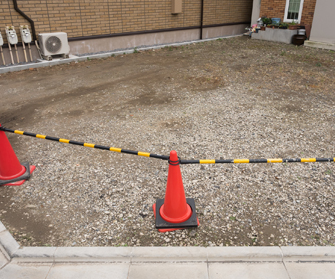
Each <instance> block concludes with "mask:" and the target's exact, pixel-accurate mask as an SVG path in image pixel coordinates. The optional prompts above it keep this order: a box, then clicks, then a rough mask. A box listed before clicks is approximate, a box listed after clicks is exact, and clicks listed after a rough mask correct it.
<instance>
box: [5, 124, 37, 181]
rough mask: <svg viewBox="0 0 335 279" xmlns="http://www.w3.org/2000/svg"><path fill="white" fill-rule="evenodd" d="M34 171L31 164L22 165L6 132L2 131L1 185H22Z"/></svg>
mask: <svg viewBox="0 0 335 279" xmlns="http://www.w3.org/2000/svg"><path fill="white" fill-rule="evenodd" d="M0 126H1V125H0ZM34 170H35V166H29V163H22V165H21V164H20V162H19V160H18V159H17V157H16V155H15V153H14V150H13V148H12V146H11V145H10V143H9V141H8V139H7V136H6V134H5V132H3V131H0V185H8V186H18V185H22V184H23V183H24V181H25V180H26V179H28V178H29V177H30V174H31V173H32V172H33V171H34Z"/></svg>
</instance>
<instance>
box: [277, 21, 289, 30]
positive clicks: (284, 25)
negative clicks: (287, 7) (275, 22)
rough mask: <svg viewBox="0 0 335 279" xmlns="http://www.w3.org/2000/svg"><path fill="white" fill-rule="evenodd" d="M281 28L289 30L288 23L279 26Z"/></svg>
mask: <svg viewBox="0 0 335 279" xmlns="http://www.w3.org/2000/svg"><path fill="white" fill-rule="evenodd" d="M279 28H282V29H287V28H288V23H285V22H282V23H281V24H279Z"/></svg>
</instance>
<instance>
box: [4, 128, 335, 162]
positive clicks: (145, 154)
mask: <svg viewBox="0 0 335 279" xmlns="http://www.w3.org/2000/svg"><path fill="white" fill-rule="evenodd" d="M0 131H4V132H9V133H14V134H18V135H24V136H29V137H35V138H39V139H46V140H52V141H58V142H62V143H68V144H74V145H80V146H85V147H91V148H97V149H102V150H109V151H114V152H119V153H126V154H132V155H138V156H144V157H151V158H156V159H162V160H169V156H166V155H158V154H153V153H148V152H141V151H133V150H128V149H121V148H116V147H108V146H103V145H97V144H93V143H85V142H78V141H73V140H68V139H63V138H56V137H50V136H45V135H41V134H34V133H29V132H24V131H19V130H11V129H7V128H5V127H2V126H0ZM315 162H318V163H323V162H335V157H333V158H295V159H280V158H279V159H225V160H221V159H220V160H217V159H210V160H208V159H204V160H180V159H179V163H180V164H181V165H187V164H259V163H315Z"/></svg>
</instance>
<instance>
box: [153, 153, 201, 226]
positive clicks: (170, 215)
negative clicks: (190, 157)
mask: <svg viewBox="0 0 335 279" xmlns="http://www.w3.org/2000/svg"><path fill="white" fill-rule="evenodd" d="M153 211H154V214H155V218H156V228H157V229H158V230H159V231H160V232H167V231H174V230H179V229H185V228H191V227H197V226H198V225H199V220H198V218H197V216H196V211H195V202H194V199H191V198H188V199H186V197H185V191H184V186H183V181H182V176H181V172H180V166H179V159H178V156H177V152H176V151H174V150H172V151H171V152H170V159H169V173H168V179H167V185H166V193H165V199H158V200H157V201H156V203H155V204H154V205H153Z"/></svg>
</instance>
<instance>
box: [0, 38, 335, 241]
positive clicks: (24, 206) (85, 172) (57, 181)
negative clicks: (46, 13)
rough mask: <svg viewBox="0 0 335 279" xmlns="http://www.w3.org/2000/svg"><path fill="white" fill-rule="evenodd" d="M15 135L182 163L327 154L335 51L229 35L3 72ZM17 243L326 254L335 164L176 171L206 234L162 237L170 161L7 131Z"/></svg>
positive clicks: (0, 213)
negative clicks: (279, 248) (158, 210)
mask: <svg viewBox="0 0 335 279" xmlns="http://www.w3.org/2000/svg"><path fill="white" fill-rule="evenodd" d="M0 90H1V99H0V104H1V111H0V123H1V124H2V125H3V126H5V127H7V128H12V129H19V130H23V131H28V132H33V133H40V134H45V135H49V136H55V137H61V138H66V139H72V140H77V141H84V142H91V143H96V144H101V145H107V146H113V147H119V148H125V149H131V150H139V151H145V152H151V153H156V154H164V155H168V154H169V152H170V150H173V149H174V150H176V151H177V152H178V155H179V157H181V158H182V159H220V158H222V159H235V158H254V159H255V158H301V157H305V158H308V157H335V150H334V136H335V125H334V124H335V52H333V51H326V50H319V49H310V48H306V47H295V46H293V45H285V44H277V43H271V42H264V41H254V40H250V39H249V38H246V37H237V38H230V39H223V40H216V41H211V42H205V43H199V44H192V45H189V46H183V47H178V48H177V47H168V48H163V49H160V50H156V51H146V52H140V53H134V54H129V55H123V56H117V57H111V58H108V59H103V60H90V61H86V62H81V63H72V64H70V65H60V66H55V67H52V68H40V69H37V70H31V71H23V72H15V73H8V74H3V75H0ZM7 136H8V138H9V140H10V142H11V144H12V146H13V148H14V150H15V151H16V153H17V156H18V157H19V159H20V160H21V161H29V162H30V163H31V164H34V165H36V167H37V168H36V170H35V172H34V173H33V176H32V177H31V179H30V181H28V182H26V183H25V184H23V186H20V187H1V189H0V219H1V221H2V222H3V223H4V224H5V225H6V226H7V227H8V228H9V229H10V230H11V231H12V233H13V234H14V237H15V238H16V240H17V241H19V242H20V243H21V244H22V245H26V246H27V245H28V246H29V245H30V246H37V245H57V246H118V245H123V246H150V245H154V246H164V245H177V246H185V245H190V246H195V245H201V246H208V245H209V246H225V245H237V246H244V245H334V244H335V220H334V218H335V215H334V212H335V206H334V200H335V194H334V186H335V182H334V178H335V165H334V163H294V164H285V163H284V164H235V165H234V164H230V165H227V164H226V165H182V166H181V171H182V175H183V181H184V187H185V192H186V196H187V197H193V198H195V201H196V207H197V214H198V217H199V220H200V226H199V227H198V228H197V229H193V230H183V231H177V232H170V233H159V232H158V231H157V230H156V229H155V228H154V217H153V212H152V205H153V203H155V201H156V199H157V198H163V197H164V193H165V187H166V179H167V170H168V164H167V162H166V161H162V160H157V159H153V158H144V157H138V156H133V155H127V154H119V153H113V152H108V151H103V150H97V149H90V148H84V147H80V146H73V145H71V146H70V145H67V144H62V143H57V142H50V141H46V140H42V139H36V138H30V137H25V136H19V135H13V134H7Z"/></svg>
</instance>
